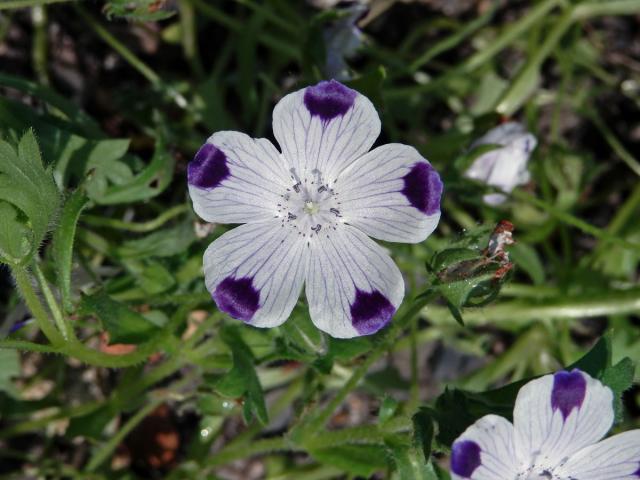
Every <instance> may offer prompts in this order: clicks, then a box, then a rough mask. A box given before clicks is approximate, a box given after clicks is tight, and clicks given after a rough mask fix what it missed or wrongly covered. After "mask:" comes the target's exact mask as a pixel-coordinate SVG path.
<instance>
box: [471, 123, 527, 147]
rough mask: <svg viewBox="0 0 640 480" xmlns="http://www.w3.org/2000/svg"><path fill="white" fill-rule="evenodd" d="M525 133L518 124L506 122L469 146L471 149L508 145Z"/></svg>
mask: <svg viewBox="0 0 640 480" xmlns="http://www.w3.org/2000/svg"><path fill="white" fill-rule="evenodd" d="M526 133H527V131H526V129H525V128H524V126H523V125H522V124H521V123H519V122H506V123H503V124H501V125H498V126H497V127H494V128H492V129H491V130H489V131H488V132H487V133H485V134H484V135H483V136H482V137H480V138H479V139H477V140H476V141H475V142H473V143H472V144H471V148H475V147H477V146H480V145H508V144H509V143H511V142H512V141H513V140H514V139H515V138H517V137H519V136H521V135H524V134H526Z"/></svg>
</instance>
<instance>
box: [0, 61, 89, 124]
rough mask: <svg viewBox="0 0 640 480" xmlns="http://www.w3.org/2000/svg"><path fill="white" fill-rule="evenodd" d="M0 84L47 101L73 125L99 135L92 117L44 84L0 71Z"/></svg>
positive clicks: (41, 100)
mask: <svg viewBox="0 0 640 480" xmlns="http://www.w3.org/2000/svg"><path fill="white" fill-rule="evenodd" d="M0 85H4V86H7V87H11V88H15V89H16V90H18V91H20V92H23V93H26V94H28V95H32V96H34V97H35V98H37V99H38V100H39V101H40V102H47V103H48V104H49V105H51V106H52V107H54V108H55V109H56V111H57V112H61V113H62V114H63V115H65V116H66V117H67V119H68V120H69V121H70V122H72V123H73V124H74V125H77V126H78V127H79V128H81V129H83V130H84V131H85V133H86V135H88V136H99V135H101V131H100V127H99V125H98V124H97V123H96V122H95V121H94V120H93V118H91V117H90V116H89V115H87V114H86V113H85V112H83V111H82V110H80V109H79V108H78V106H77V105H76V104H75V103H74V102H71V101H69V100H67V99H66V98H64V97H63V96H62V95H60V94H58V93H57V92H56V91H54V90H52V89H51V88H49V87H47V86H45V85H41V84H39V83H35V82H30V81H29V80H25V79H24V78H20V77H14V76H12V75H7V74H5V73H0Z"/></svg>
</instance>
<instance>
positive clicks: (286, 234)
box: [188, 80, 442, 338]
mask: <svg viewBox="0 0 640 480" xmlns="http://www.w3.org/2000/svg"><path fill="white" fill-rule="evenodd" d="M273 133H274V136H275V138H276V140H277V141H278V143H279V145H280V148H281V150H282V152H279V151H278V150H277V149H276V148H275V147H274V146H273V144H272V143H271V142H269V141H268V140H266V139H253V138H250V137H249V136H247V135H245V134H243V133H239V132H217V133H214V134H213V135H212V136H211V137H210V138H209V139H208V141H207V143H205V144H204V145H203V146H202V147H201V148H200V150H199V151H198V153H197V154H196V156H195V158H194V159H193V161H192V162H191V163H190V164H189V167H188V180H189V192H190V195H191V198H192V200H193V205H194V209H195V211H196V213H198V215H200V216H201V217H202V218H203V219H204V220H206V221H209V222H216V223H240V224H243V225H240V226H239V227H237V228H234V229H233V230H231V231H229V232H227V233H225V234H224V235H222V236H221V237H220V238H218V239H217V240H215V241H214V242H213V243H212V244H211V245H210V246H209V248H207V250H206V252H205V254H204V273H205V283H206V286H207V289H208V290H209V291H210V292H211V294H212V296H213V299H214V301H215V302H216V304H217V305H218V308H219V309H220V310H222V311H224V312H226V313H228V314H229V315H231V316H232V317H234V318H237V319H240V320H244V321H245V322H247V323H249V324H251V325H253V326H256V327H275V326H278V325H280V324H282V323H283V322H284V321H285V320H286V319H287V318H288V317H289V315H290V314H291V311H292V310H293V307H294V306H295V304H296V302H297V300H298V297H299V295H300V291H301V290H302V287H303V285H304V286H305V291H306V297H307V301H308V304H309V310H310V313H311V320H312V321H313V323H314V324H315V325H316V326H317V327H318V328H319V329H321V330H323V331H325V332H327V333H329V334H330V335H332V336H334V337H339V338H350V337H354V336H358V335H368V334H372V333H375V332H377V331H378V330H380V329H381V328H382V327H384V326H385V325H387V324H388V323H389V321H390V320H391V318H392V316H393V315H394V313H395V312H396V310H397V308H398V307H399V305H400V303H401V302H402V298H403V296H404V281H403V279H402V275H401V274H400V270H399V269H398V267H397V266H396V265H395V264H394V263H393V261H392V260H391V258H390V257H389V255H388V254H387V253H386V252H385V250H384V249H383V248H382V247H380V246H379V245H377V244H376V243H375V242H374V241H373V240H371V239H370V238H369V237H374V238H377V239H380V240H386V241H389V242H406V243H417V242H421V241H423V240H424V239H425V238H426V237H428V236H429V235H430V234H431V233H432V232H433V231H434V229H435V228H436V226H437V224H438V221H439V219H440V196H441V194H442V182H441V181H440V177H439V176H438V174H437V173H436V171H435V170H434V169H433V167H432V166H431V164H430V163H429V162H427V161H426V160H425V159H424V158H423V157H422V156H421V155H420V154H419V153H418V152H417V150H415V149H414V148H413V147H409V146H407V145H401V144H388V145H383V146H381V147H377V148H375V149H373V150H371V151H369V149H370V148H371V146H372V145H373V143H374V141H375V140H376V138H377V137H378V135H379V133H380V119H379V117H378V114H377V112H376V110H375V108H374V107H373V105H372V104H371V102H370V101H369V100H368V99H367V98H366V97H364V96H363V95H361V94H359V93H358V92H356V91H355V90H351V89H350V88H347V87H345V86H344V85H342V84H341V83H339V82H336V81H334V80H332V81H329V82H320V83H318V84H317V85H315V86H312V87H307V88H304V89H302V90H298V91H297V92H294V93H291V94H289V95H287V96H285V97H284V98H283V99H282V100H281V101H280V102H279V103H278V104H277V105H276V107H275V109H274V112H273Z"/></svg>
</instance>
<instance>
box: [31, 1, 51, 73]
mask: <svg viewBox="0 0 640 480" xmlns="http://www.w3.org/2000/svg"><path fill="white" fill-rule="evenodd" d="M31 21H32V22H33V30H34V32H33V46H32V48H31V57H32V59H33V69H34V70H35V72H36V75H37V77H38V81H39V83H41V84H43V85H48V84H49V74H48V72H47V53H48V52H47V11H46V9H45V7H44V5H34V6H33V8H32V9H31Z"/></svg>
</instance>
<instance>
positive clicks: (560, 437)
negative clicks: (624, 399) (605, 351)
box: [513, 370, 614, 469]
mask: <svg viewBox="0 0 640 480" xmlns="http://www.w3.org/2000/svg"><path fill="white" fill-rule="evenodd" d="M613 417H614V413H613V393H612V392H611V390H610V389H609V388H607V387H605V386H604V385H602V384H601V383H600V382H599V381H598V380H595V379H593V378H591V377H590V376H589V375H587V374H586V373H584V372H581V371H579V370H573V371H572V372H558V373H556V374H554V375H545V376H544V377H541V378H538V379H536V380H533V381H531V382H529V383H527V384H526V385H525V386H524V387H522V388H521V389H520V392H518V398H517V400H516V405H515V409H514V415H513V418H514V425H515V430H516V450H517V452H518V456H519V458H520V459H521V461H522V462H523V464H527V462H529V463H531V464H534V465H535V466H536V468H538V469H544V468H553V467H554V466H556V465H557V464H558V463H559V462H560V461H561V460H562V459H563V458H566V457H568V456H570V455H571V454H573V453H575V452H577V451H579V450H580V449H582V448H584V447H585V446H587V445H591V444H593V443H595V442H597V441H598V440H600V439H601V438H602V437H603V436H604V435H605V434H606V433H607V431H609V429H610V428H611V425H612V424H613Z"/></svg>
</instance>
